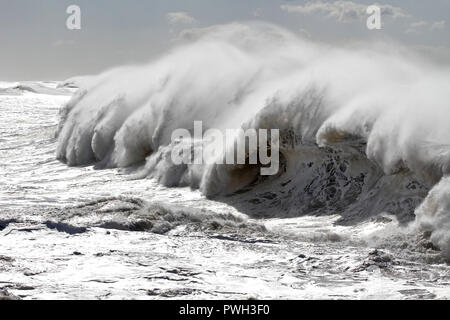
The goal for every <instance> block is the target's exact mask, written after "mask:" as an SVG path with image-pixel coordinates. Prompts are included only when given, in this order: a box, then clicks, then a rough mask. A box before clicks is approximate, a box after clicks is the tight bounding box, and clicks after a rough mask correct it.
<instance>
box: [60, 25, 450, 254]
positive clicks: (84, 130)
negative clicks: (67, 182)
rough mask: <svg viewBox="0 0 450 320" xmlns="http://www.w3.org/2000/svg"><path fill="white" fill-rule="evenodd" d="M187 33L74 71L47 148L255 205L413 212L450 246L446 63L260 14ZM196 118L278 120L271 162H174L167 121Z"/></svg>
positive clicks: (269, 212) (245, 206) (350, 219)
mask: <svg viewBox="0 0 450 320" xmlns="http://www.w3.org/2000/svg"><path fill="white" fill-rule="evenodd" d="M184 35H185V36H188V37H189V40H190V43H189V44H184V45H180V46H178V47H177V48H175V49H174V50H172V51H171V52H169V53H168V54H167V55H165V56H163V57H161V58H159V59H158V60H156V61H154V62H151V63H149V64H148V65H145V66H129V67H122V68H117V69H114V70H110V71H108V72H105V73H103V74H101V75H99V76H96V77H89V79H88V81H86V82H85V83H83V81H82V80H81V79H77V84H78V85H80V86H81V87H80V89H79V91H78V92H77V93H76V94H75V96H74V97H73V98H72V100H71V101H70V102H69V103H68V104H67V105H66V106H65V108H63V110H62V113H61V122H60V125H59V128H58V148H57V157H58V159H60V160H61V161H64V162H66V163H67V164H68V165H72V166H75V165H85V164H92V163H96V165H97V166H98V167H121V168H126V167H131V166H134V170H133V175H134V177H135V178H144V177H153V178H156V179H158V180H159V181H160V182H161V183H163V184H165V185H167V186H191V187H193V188H200V190H201V191H202V192H203V193H204V194H205V195H206V196H209V197H213V196H214V197H221V199H223V200H224V201H229V202H230V203H233V204H234V205H235V206H237V207H239V209H240V211H241V212H244V213H247V214H250V215H253V216H263V217H266V216H274V215H276V216H298V215H302V214H327V213H339V214H341V216H342V218H341V221H340V222H341V223H355V222H358V221H362V220H364V219H366V218H367V217H369V216H373V215H376V214H379V213H382V212H389V213H392V214H395V215H396V216H397V217H398V218H399V221H400V222H403V223H407V222H410V221H412V220H414V219H415V217H416V219H415V225H416V226H417V228H420V229H421V230H425V231H428V232H429V233H430V234H431V241H432V242H433V243H434V244H435V245H437V246H439V247H440V248H441V249H442V251H443V253H444V254H445V255H446V256H447V257H449V258H450V237H449V234H450V212H449V211H450V193H449V191H450V182H449V181H450V180H449V178H448V174H449V171H450V146H449V144H448V141H450V130H449V127H448V121H449V118H450V117H449V116H450V108H449V101H450V91H449V90H448V83H450V72H449V71H450V70H448V69H443V68H440V67H439V66H435V65H433V64H432V63H431V62H428V61H427V60H426V59H424V58H421V57H420V56H416V55H414V54H413V53H411V52H409V51H408V50H407V49H406V48H403V47H400V46H398V45H394V44H381V43H377V44H376V45H367V46H366V47H364V46H362V45H358V46H355V45H354V46H347V47H332V46H329V45H325V44H319V43H314V42H312V41H309V40H306V39H303V38H299V37H298V36H296V35H294V34H292V33H290V32H288V31H286V30H284V29H281V28H279V27H276V26H273V25H268V24H262V23H252V24H239V23H234V24H230V25H223V26H216V27H211V28H208V29H199V30H191V31H189V32H187V34H186V33H185V34H184ZM194 121H203V125H204V126H207V127H208V128H216V129H219V130H226V129H237V128H244V129H247V128H255V129H280V135H281V145H280V171H279V173H278V174H277V175H275V176H272V177H261V176H259V170H258V168H257V167H258V166H255V165H204V166H202V165H174V164H173V163H172V161H171V158H170V154H171V152H172V150H173V149H174V148H177V147H179V146H178V145H177V143H176V142H172V141H171V134H172V132H173V130H175V129H178V128H185V129H188V130H192V129H193V124H194ZM194 148H195V144H194Z"/></svg>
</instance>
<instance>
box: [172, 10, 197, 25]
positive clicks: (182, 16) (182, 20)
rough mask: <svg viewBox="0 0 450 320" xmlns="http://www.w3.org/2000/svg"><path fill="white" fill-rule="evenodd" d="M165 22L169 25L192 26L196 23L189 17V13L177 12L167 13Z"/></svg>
mask: <svg viewBox="0 0 450 320" xmlns="http://www.w3.org/2000/svg"><path fill="white" fill-rule="evenodd" d="M167 21H169V23H170V24H193V23H195V22H197V20H196V19H195V18H194V17H192V16H190V15H189V13H187V12H183V11H178V12H169V13H168V14H167Z"/></svg>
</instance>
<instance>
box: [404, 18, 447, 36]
mask: <svg viewBox="0 0 450 320" xmlns="http://www.w3.org/2000/svg"><path fill="white" fill-rule="evenodd" d="M425 28H427V29H429V30H431V31H434V30H443V29H444V28H445V21H444V20H442V21H434V22H428V21H424V20H422V21H417V22H413V23H411V24H410V28H409V29H407V30H406V33H409V34H420V33H421V32H420V30H423V29H425Z"/></svg>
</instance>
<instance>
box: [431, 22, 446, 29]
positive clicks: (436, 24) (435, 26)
mask: <svg viewBox="0 0 450 320" xmlns="http://www.w3.org/2000/svg"><path fill="white" fill-rule="evenodd" d="M444 28H445V21H444V20H442V21H436V22H433V24H432V25H431V30H442V29H444Z"/></svg>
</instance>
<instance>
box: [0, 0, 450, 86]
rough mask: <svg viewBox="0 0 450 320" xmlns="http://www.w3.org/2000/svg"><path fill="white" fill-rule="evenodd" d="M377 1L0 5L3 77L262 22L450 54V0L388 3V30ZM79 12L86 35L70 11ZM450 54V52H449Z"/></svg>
mask: <svg viewBox="0 0 450 320" xmlns="http://www.w3.org/2000/svg"><path fill="white" fill-rule="evenodd" d="M374 3H375V2H374V1H366V0H354V1H335V0H333V1H326V0H322V1H301V0H298V1H279V0H189V1H186V0H128V1H125V0H39V1H37V0H0V44H1V47H0V80H11V81H12V80H14V81H15V80H63V79H65V78H68V77H71V76H75V75H83V74H93V73H98V72H100V71H102V70H105V69H107V68H110V67H112V66H116V65H121V64H129V63H140V62H145V61H148V60H150V59H152V58H153V57H155V56H157V55H159V54H161V53H163V52H164V51H165V50H167V48H169V47H171V46H173V45H174V44H175V43H176V41H175V40H176V39H177V37H178V36H179V34H180V32H182V31H183V30H185V29H192V28H203V27H207V26H211V25H214V24H224V23H229V22H234V21H244V22H245V21H249V20H263V21H267V22H272V23H275V24H278V25H281V26H284V27H286V28H288V29H290V30H292V31H293V32H296V33H299V34H302V35H304V36H308V37H310V38H312V39H315V40H318V41H325V42H346V41H354V40H357V41H372V40H375V39H378V38H385V39H390V40H392V39H394V40H395V41H399V42H402V43H405V44H406V45H409V46H414V47H423V48H431V49H432V50H436V51H438V52H440V53H441V52H442V53H443V54H447V53H449V52H450V33H449V31H450V0H433V1H427V0H386V1H379V2H378V3H379V5H380V6H381V7H382V8H383V16H382V22H383V29H382V30H372V31H370V30H368V29H367V28H366V18H367V15H366V14H365V13H364V8H366V7H367V6H368V5H370V4H374ZM73 4H75V5H78V6H79V7H80V8H81V30H68V29H67V28H66V20H67V17H68V14H67V13H66V9H67V7H68V6H69V5H73ZM449 56H450V55H449Z"/></svg>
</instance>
